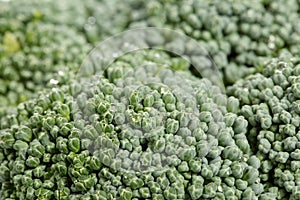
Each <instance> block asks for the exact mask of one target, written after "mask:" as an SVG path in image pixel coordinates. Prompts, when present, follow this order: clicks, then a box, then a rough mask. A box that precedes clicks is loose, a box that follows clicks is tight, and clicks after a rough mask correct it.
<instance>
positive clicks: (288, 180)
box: [228, 58, 300, 199]
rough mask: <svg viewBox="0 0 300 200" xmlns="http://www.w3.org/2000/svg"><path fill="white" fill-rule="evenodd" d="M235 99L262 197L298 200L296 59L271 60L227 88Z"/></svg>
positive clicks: (299, 72) (299, 68)
mask: <svg viewBox="0 0 300 200" xmlns="http://www.w3.org/2000/svg"><path fill="white" fill-rule="evenodd" d="M228 93H229V94H230V95H233V96H235V97H236V98H238V99H239V101H240V105H241V109H240V111H239V113H240V115H241V116H243V117H245V118H246V119H247V121H248V122H249V127H248V128H249V133H248V134H247V138H248V140H249V142H250V143H251V144H253V145H251V147H252V151H253V153H254V154H255V155H256V156H257V157H258V158H259V159H260V162H261V165H260V167H259V171H260V177H261V180H262V183H263V184H264V185H265V191H264V192H265V194H263V196H262V197H261V198H264V197H266V196H269V195H271V196H274V199H275V198H279V197H280V199H282V198H286V197H290V199H299V198H300V192H299V187H300V183H299V173H300V170H299V169H300V165H299V164H300V162H299V159H300V157H298V156H297V155H300V154H299V148H300V146H299V145H300V143H299V133H300V132H299V125H300V115H299V114H300V110H299V108H300V65H299V59H295V58H290V59H288V58H286V59H273V60H271V61H270V62H269V63H267V64H266V65H265V66H264V68H263V70H262V72H261V73H256V74H253V75H250V76H248V77H247V78H245V79H243V80H239V81H238V82H237V83H236V84H234V85H233V86H231V87H229V88H228Z"/></svg>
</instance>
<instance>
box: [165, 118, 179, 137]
mask: <svg viewBox="0 0 300 200" xmlns="http://www.w3.org/2000/svg"><path fill="white" fill-rule="evenodd" d="M178 129H179V122H178V121H177V120H174V119H170V118H169V119H167V122H166V132H167V133H170V134H175V133H176V132H177V131H178Z"/></svg>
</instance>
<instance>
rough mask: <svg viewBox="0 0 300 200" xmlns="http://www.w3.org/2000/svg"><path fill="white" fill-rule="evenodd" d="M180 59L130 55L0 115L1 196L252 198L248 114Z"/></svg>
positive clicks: (255, 190) (256, 187)
mask: <svg viewBox="0 0 300 200" xmlns="http://www.w3.org/2000/svg"><path fill="white" fill-rule="evenodd" d="M174 59H175V58H170V57H169V56H168V55H167V54H164V53H162V52H155V53H151V51H145V52H143V53H140V52H139V53H138V52H137V53H131V54H128V55H125V56H123V57H121V58H119V59H118V60H117V61H116V62H114V63H113V64H112V65H111V66H110V67H109V68H108V69H107V71H106V73H104V74H103V75H101V76H96V77H94V78H92V79H90V82H88V84H87V86H88V87H87V88H85V87H84V86H83V87H82V88H81V89H80V85H78V83H74V84H70V85H69V86H64V87H62V88H57V89H56V90H52V91H51V92H49V93H46V94H41V95H40V96H39V97H38V98H37V99H34V100H32V101H28V102H26V103H24V104H20V105H19V108H18V112H17V115H12V116H9V117H7V118H4V119H2V128H3V129H2V130H1V134H0V135H1V137H0V141H1V142H0V146H1V154H0V155H1V157H0V158H1V166H0V168H1V181H2V189H1V192H2V194H1V195H2V197H7V198H9V197H10V198H15V197H19V198H21V199H24V198H28V199H32V198H40V199H42V198H44V199H53V198H54V199H71V198H76V199H79V198H81V199H88V198H96V199H115V198H121V199H132V198H133V199H141V198H144V199H199V198H218V199H225V197H226V198H234V199H239V198H241V197H243V198H249V199H253V198H256V196H257V195H259V194H260V193H261V192H262V190H261V188H262V185H261V184H260V183H259V182H260V178H259V176H258V170H257V165H256V163H255V161H256V160H257V158H256V157H253V156H251V149H250V144H248V142H247V140H246V135H245V133H246V131H247V129H246V127H247V122H246V121H245V119H244V118H243V117H238V116H237V115H236V114H234V113H228V111H231V112H235V111H237V109H238V106H239V104H238V100H237V99H234V98H229V99H227V97H226V96H225V95H223V94H222V93H221V92H220V89H219V88H217V87H216V86H212V85H211V84H210V82H209V81H208V80H205V79H203V80H199V79H197V78H195V77H193V76H192V75H191V74H190V73H189V72H188V71H177V72H175V71H173V70H172V68H174V66H176V65H174V63H178V58H177V59H176V62H174ZM164 60H165V61H167V62H163V61H164ZM163 64H164V65H163ZM169 64H170V65H169ZM168 65H169V66H170V67H171V68H170V67H166V66H168ZM175 68H177V67H175ZM83 85H84V84H83ZM74 101H75V103H74ZM250 160H253V161H254V162H253V163H252V162H251V161H250ZM234 188H235V189H234Z"/></svg>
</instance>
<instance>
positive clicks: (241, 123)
mask: <svg viewBox="0 0 300 200" xmlns="http://www.w3.org/2000/svg"><path fill="white" fill-rule="evenodd" d="M247 126H248V122H247V121H246V120H245V119H244V118H243V117H237V118H236V120H235V122H234V124H233V130H234V132H235V133H236V134H239V133H245V132H246V131H247Z"/></svg>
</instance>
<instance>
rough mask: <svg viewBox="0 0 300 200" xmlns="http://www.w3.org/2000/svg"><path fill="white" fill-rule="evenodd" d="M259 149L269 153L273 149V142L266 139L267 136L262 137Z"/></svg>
mask: <svg viewBox="0 0 300 200" xmlns="http://www.w3.org/2000/svg"><path fill="white" fill-rule="evenodd" d="M258 149H259V150H260V151H261V152H262V153H264V154H266V153H268V152H269V151H270V150H271V143H270V142H269V141H268V140H267V139H265V138H262V139H261V140H260V141H259V145H258Z"/></svg>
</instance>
